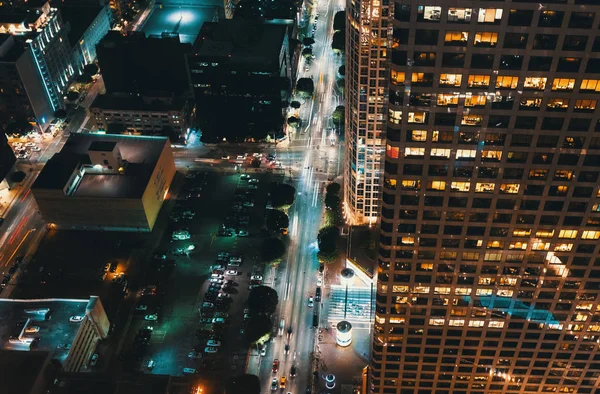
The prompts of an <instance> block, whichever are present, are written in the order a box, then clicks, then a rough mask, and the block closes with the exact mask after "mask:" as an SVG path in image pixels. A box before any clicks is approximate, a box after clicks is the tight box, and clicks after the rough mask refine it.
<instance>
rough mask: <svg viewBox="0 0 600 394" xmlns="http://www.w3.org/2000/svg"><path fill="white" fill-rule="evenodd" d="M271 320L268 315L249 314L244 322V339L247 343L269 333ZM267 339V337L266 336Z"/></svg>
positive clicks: (271, 325)
mask: <svg viewBox="0 0 600 394" xmlns="http://www.w3.org/2000/svg"><path fill="white" fill-rule="evenodd" d="M272 329H273V322H272V321H271V318H270V317H269V316H264V315H255V316H250V319H248V322H247V323H246V328H245V331H244V339H245V340H246V343H247V344H248V345H250V344H253V343H256V342H257V341H258V340H259V339H261V338H263V337H265V338H266V336H267V335H268V334H270V333H271V330H272ZM267 339H268V338H267Z"/></svg>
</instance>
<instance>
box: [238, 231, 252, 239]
mask: <svg viewBox="0 0 600 394" xmlns="http://www.w3.org/2000/svg"><path fill="white" fill-rule="evenodd" d="M249 236H250V233H249V232H248V231H246V230H240V231H239V232H238V237H249Z"/></svg>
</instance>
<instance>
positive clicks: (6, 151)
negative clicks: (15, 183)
mask: <svg viewBox="0 0 600 394" xmlns="http://www.w3.org/2000/svg"><path fill="white" fill-rule="evenodd" d="M16 161H17V159H16V157H15V153H14V152H13V150H12V148H11V147H10V145H9V144H8V140H7V139H6V134H4V133H2V132H0V190H2V189H6V188H7V187H8V183H7V181H6V176H7V175H8V174H9V172H10V170H11V169H12V167H13V165H14V164H15V162H16ZM0 203H1V201H0Z"/></svg>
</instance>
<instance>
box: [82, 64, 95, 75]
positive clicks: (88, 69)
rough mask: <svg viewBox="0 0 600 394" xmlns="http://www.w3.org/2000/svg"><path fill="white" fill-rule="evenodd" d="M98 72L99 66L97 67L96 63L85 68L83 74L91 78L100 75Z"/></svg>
mask: <svg viewBox="0 0 600 394" xmlns="http://www.w3.org/2000/svg"><path fill="white" fill-rule="evenodd" d="M98 71H99V69H98V66H96V65H95V64H94V63H90V64H88V65H87V66H85V67H84V68H83V72H84V73H85V74H87V75H89V76H92V75H96V74H98Z"/></svg>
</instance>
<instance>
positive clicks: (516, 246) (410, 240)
mask: <svg viewBox="0 0 600 394" xmlns="http://www.w3.org/2000/svg"><path fill="white" fill-rule="evenodd" d="M586 235H587V236H588V237H589V238H585V239H592V240H594V239H598V238H600V233H598V232H597V231H589V232H588V234H586ZM582 239H584V238H582ZM472 241H474V242H473V246H472V247H473V248H476V247H483V241H482V240H472ZM418 243H419V246H426V247H437V245H438V240H437V238H424V237H422V238H419V239H418ZM400 244H401V245H414V244H415V238H414V237H401V238H400ZM553 245H554V246H553ZM528 246H529V245H528V243H527V242H522V241H516V242H504V241H498V240H493V241H489V242H487V245H486V248H487V249H508V250H527V248H528ZM531 250H539V251H543V250H546V251H548V250H553V251H554V252H570V251H571V250H573V244H572V243H559V244H551V243H550V242H541V241H536V242H532V244H531ZM496 257H497V258H500V256H496ZM463 258H464V256H463ZM477 258H479V256H477ZM490 261H493V260H490Z"/></svg>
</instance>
